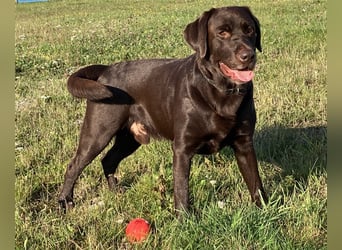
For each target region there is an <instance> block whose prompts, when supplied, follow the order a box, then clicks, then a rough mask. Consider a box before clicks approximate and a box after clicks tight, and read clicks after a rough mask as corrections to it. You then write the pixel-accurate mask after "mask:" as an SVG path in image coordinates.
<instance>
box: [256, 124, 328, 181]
mask: <svg viewBox="0 0 342 250" xmlns="http://www.w3.org/2000/svg"><path fill="white" fill-rule="evenodd" d="M255 148H256V151H257V157H258V161H259V162H266V163H271V164H272V165H274V166H277V167H279V168H280V169H281V173H282V174H281V175H282V176H286V175H292V176H293V177H294V178H295V179H296V180H303V179H304V180H306V179H307V178H308V176H309V175H310V174H311V173H315V174H317V175H319V174H322V173H323V172H324V171H325V170H326V164H327V128H326V127H323V126H317V127H306V128H286V127H281V126H275V127H270V128H266V129H263V130H261V131H259V132H257V133H256V134H255Z"/></svg>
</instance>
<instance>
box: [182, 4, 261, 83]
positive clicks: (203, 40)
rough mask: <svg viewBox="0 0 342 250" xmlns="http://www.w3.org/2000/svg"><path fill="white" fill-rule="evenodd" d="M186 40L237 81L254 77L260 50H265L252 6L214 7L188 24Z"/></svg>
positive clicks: (200, 54) (205, 57) (241, 81)
mask: <svg viewBox="0 0 342 250" xmlns="http://www.w3.org/2000/svg"><path fill="white" fill-rule="evenodd" d="M184 36H185V40H186V41H187V42H188V43H189V44H190V46H191V47H192V48H193V49H194V50H195V51H196V52H197V54H198V56H199V57H200V58H201V59H203V60H207V61H210V63H211V64H212V65H214V67H217V69H219V72H220V73H221V74H222V75H223V76H225V77H228V78H230V79H231V80H233V81H234V82H236V83H244V82H248V81H250V80H251V79H252V78H253V69H254V67H255V63H256V49H258V50H259V51H261V50H262V49H261V34H260V25H259V21H258V19H257V18H256V17H255V16H254V15H253V14H252V12H251V11H250V9H249V8H248V7H224V8H218V9H215V8H213V9H211V10H209V11H206V12H204V13H203V14H202V16H201V17H200V18H198V19H197V20H195V21H194V22H192V23H190V24H188V25H187V27H186V28H185V30H184Z"/></svg>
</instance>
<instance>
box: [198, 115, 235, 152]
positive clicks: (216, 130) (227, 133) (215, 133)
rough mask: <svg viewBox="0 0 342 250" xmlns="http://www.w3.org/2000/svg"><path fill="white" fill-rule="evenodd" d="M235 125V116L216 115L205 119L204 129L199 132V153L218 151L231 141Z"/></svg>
mask: <svg viewBox="0 0 342 250" xmlns="http://www.w3.org/2000/svg"><path fill="white" fill-rule="evenodd" d="M198 125H199V124H198ZM199 126H200V125H199ZM235 126H236V118H235V117H230V118H222V117H220V116H218V115H214V116H212V118H211V119H207V120H206V121H203V125H202V126H201V127H202V128H203V129H202V130H201V132H200V133H199V135H200V136H199V138H200V139H199V145H198V147H197V148H198V150H197V153H199V154H212V153H216V152H218V151H219V150H220V149H221V148H223V147H224V146H226V145H227V144H228V143H229V138H230V137H232V136H233V134H234V128H235Z"/></svg>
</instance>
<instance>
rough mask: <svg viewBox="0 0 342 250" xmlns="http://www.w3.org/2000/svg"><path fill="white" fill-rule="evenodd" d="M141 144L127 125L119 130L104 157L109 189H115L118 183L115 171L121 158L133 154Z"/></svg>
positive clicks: (103, 163)
mask: <svg viewBox="0 0 342 250" xmlns="http://www.w3.org/2000/svg"><path fill="white" fill-rule="evenodd" d="M139 146H140V143H139V142H137V141H136V140H135V139H134V136H133V134H132V133H131V132H130V131H129V129H128V128H127V127H125V128H123V129H122V130H120V131H118V133H117V134H116V137H115V143H114V145H113V147H112V148H111V149H110V150H109V151H108V152H107V154H106V155H105V157H104V158H103V159H102V167H103V171H104V174H105V176H106V178H107V181H108V186H109V189H111V190H113V189H114V187H115V185H116V179H115V177H114V173H115V170H116V169H117V167H118V165H119V163H120V162H121V160H123V159H124V158H125V157H127V156H129V155H130V154H132V153H133V152H134V151H135V150H137V149H138V148H139Z"/></svg>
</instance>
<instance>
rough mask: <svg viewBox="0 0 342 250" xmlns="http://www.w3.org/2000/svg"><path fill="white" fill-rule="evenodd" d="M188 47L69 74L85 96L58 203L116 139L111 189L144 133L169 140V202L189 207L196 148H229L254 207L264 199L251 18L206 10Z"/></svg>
mask: <svg viewBox="0 0 342 250" xmlns="http://www.w3.org/2000/svg"><path fill="white" fill-rule="evenodd" d="M184 38H185V40H186V42H187V43H188V44H189V45H190V46H191V47H192V48H193V49H194V51H195V53H194V54H192V55H190V56H189V57H187V58H183V59H149V60H137V61H128V62H119V63H115V64H112V65H90V66H87V67H84V68H82V69H80V70H79V71H77V72H75V73H74V74H72V75H71V76H70V77H69V78H68V81H67V86H68V90H69V92H70V93H71V94H72V95H73V96H74V97H78V98H86V99H87V107H86V113H85V118H84V122H83V125H82V128H81V132H80V139H79V145H78V149H77V151H76V154H75V156H74V158H73V159H72V160H71V162H70V164H69V166H68V167H67V169H66V173H65V176H64V184H63V186H62V189H61V192H60V195H59V198H58V199H59V203H60V205H61V207H62V208H63V209H64V211H66V210H67V209H69V208H71V207H73V206H74V202H73V189H74V185H75V182H76V180H77V178H78V177H79V175H80V174H81V172H82V170H83V169H84V168H85V167H86V166H87V165H88V164H89V163H90V162H91V161H92V160H93V159H94V158H95V157H96V156H97V155H99V153H100V152H101V151H102V150H103V149H104V148H105V147H106V146H107V145H108V144H109V142H110V141H111V140H112V139H113V138H114V137H115V143H114V145H113V146H112V148H111V149H110V150H109V151H108V152H107V153H106V155H105V156H104V158H103V159H102V161H101V163H102V166H103V171H104V175H105V177H106V179H107V181H108V186H109V188H110V189H114V188H115V186H116V184H117V180H116V178H115V176H114V173H115V170H116V169H117V167H118V165H119V163H120V161H121V160H122V159H124V158H125V157H127V156H129V155H131V154H132V153H133V152H134V151H135V150H136V149H137V148H139V146H141V145H142V144H147V143H149V142H150V138H157V139H160V138H164V139H168V140H171V141H172V150H173V186H174V208H175V213H176V214H177V215H179V214H181V212H184V211H188V210H189V175H190V165H191V159H192V157H193V156H194V155H195V154H212V153H215V152H218V151H219V150H220V149H221V148H223V147H225V146H230V147H232V148H233V150H234V154H235V157H236V160H237V163H238V166H239V170H240V172H241V174H242V176H243V179H244V181H245V182H246V184H247V187H248V190H249V193H250V196H251V200H252V202H254V203H255V204H256V205H257V206H258V207H261V206H262V204H263V201H264V202H267V196H266V194H265V191H264V188H263V185H262V181H261V178H260V176H259V172H258V167H257V160H256V154H255V150H254V146H253V134H254V129H255V123H256V112H255V106H254V101H253V82H252V79H253V76H254V71H253V70H254V69H255V64H256V49H257V50H259V51H260V52H261V51H262V48H261V33H260V25H259V21H258V19H257V18H256V17H255V16H254V15H253V14H252V12H251V10H250V9H249V8H248V7H244V6H241V7H240V6H231V7H222V8H212V9H210V10H209V11H206V12H204V13H203V14H202V15H201V16H200V17H199V18H198V19H197V20H195V21H194V22H192V23H190V24H188V25H187V26H186V28H185V30H184Z"/></svg>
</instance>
